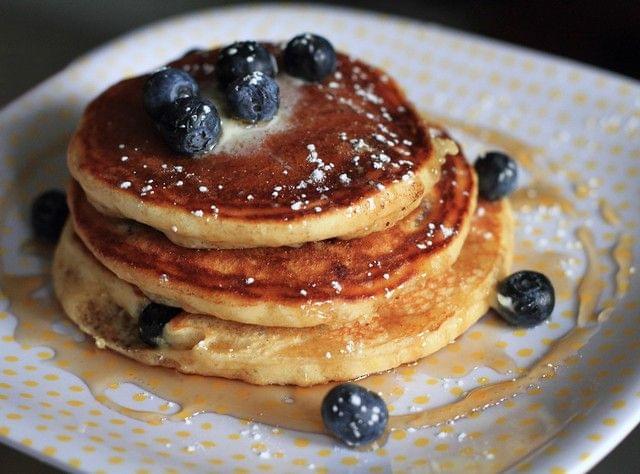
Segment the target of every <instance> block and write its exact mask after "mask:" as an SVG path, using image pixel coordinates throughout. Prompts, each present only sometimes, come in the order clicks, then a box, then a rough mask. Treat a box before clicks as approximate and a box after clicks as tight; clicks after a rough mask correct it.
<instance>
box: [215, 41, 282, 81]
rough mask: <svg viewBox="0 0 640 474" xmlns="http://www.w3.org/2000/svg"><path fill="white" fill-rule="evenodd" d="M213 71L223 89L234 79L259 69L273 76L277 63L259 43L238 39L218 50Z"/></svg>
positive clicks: (276, 69) (276, 70)
mask: <svg viewBox="0 0 640 474" xmlns="http://www.w3.org/2000/svg"><path fill="white" fill-rule="evenodd" d="M215 71H216V77H217V78H218V82H219V84H220V86H221V87H222V89H223V90H224V89H226V88H227V87H228V85H229V84H231V83H232V82H233V81H235V80H236V79H239V78H241V77H245V76H246V75H248V74H251V73H252V72H256V71H260V72H262V73H264V74H265V75H266V76H269V77H275V75H276V74H277V72H278V64H277V63H276V59H275V58H274V57H273V55H272V54H271V53H270V52H269V51H267V49H266V48H265V47H264V46H262V45H261V44H260V43H257V42H255V41H238V42H236V43H233V44H231V45H229V46H227V47H226V48H224V49H223V50H222V51H220V54H219V55H218V61H217V62H216V69H215Z"/></svg>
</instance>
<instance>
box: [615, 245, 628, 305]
mask: <svg viewBox="0 0 640 474" xmlns="http://www.w3.org/2000/svg"><path fill="white" fill-rule="evenodd" d="M613 258H614V260H615V261H616V264H617V265H618V272H617V273H616V294H615V297H616V298H618V299H619V298H622V297H624V295H626V294H627V291H629V278H630V277H631V273H632V269H633V267H632V266H631V264H632V263H633V236H631V235H629V234H623V235H621V236H620V238H619V239H618V243H617V244H616V246H615V248H614V249H613Z"/></svg>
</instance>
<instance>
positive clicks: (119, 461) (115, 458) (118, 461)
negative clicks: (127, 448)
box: [109, 456, 124, 464]
mask: <svg viewBox="0 0 640 474" xmlns="http://www.w3.org/2000/svg"><path fill="white" fill-rule="evenodd" d="M123 462H124V459H123V458H121V457H119V456H112V457H110V458H109V464H122V463H123Z"/></svg>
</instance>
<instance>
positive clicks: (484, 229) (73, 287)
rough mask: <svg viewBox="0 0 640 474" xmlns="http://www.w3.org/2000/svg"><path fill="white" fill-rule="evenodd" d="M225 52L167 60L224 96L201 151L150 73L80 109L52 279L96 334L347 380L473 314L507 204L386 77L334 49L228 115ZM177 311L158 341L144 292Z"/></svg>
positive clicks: (505, 240)
mask: <svg viewBox="0 0 640 474" xmlns="http://www.w3.org/2000/svg"><path fill="white" fill-rule="evenodd" d="M217 54H218V50H212V51H207V52H195V53H190V54H188V55H186V56H185V57H183V58H181V59H180V60H178V61H176V62H175V63H173V64H172V66H174V67H181V68H183V69H185V70H186V71H188V72H190V73H191V74H192V75H193V76H194V78H195V79H196V80H197V81H198V82H199V84H200V87H201V90H203V91H204V93H205V94H208V95H209V96H210V97H211V98H212V100H213V101H214V102H216V103H218V104H219V110H220V112H221V115H222V128H223V134H222V138H221V140H220V143H219V144H218V145H217V146H216V148H215V149H214V150H213V151H212V152H211V153H210V154H208V155H206V156H203V157H198V158H191V157H185V156H180V155H177V154H175V153H173V152H171V150H170V149H169V147H168V146H167V145H166V143H164V142H163V140H162V138H161V136H160V135H159V134H158V132H157V131H156V129H155V128H154V125H153V122H152V120H151V119H150V118H149V117H148V116H147V115H146V113H145V111H144V108H143V104H142V90H143V85H144V83H145V80H146V76H140V77H136V78H132V79H127V80H124V81H122V82H120V83H118V84H116V85H114V86H112V87H111V88H109V89H108V90H107V91H105V92H104V93H103V94H102V95H100V96H99V97H98V98H97V99H95V100H94V101H93V102H92V103H91V104H90V105H89V106H88V108H87V110H86V112H85V114H84V116H83V118H82V121H81V123H80V125H79V128H78V130H77V132H76V134H75V135H74V137H73V139H72V141H71V144H70V147H69V155H68V164H69V168H70V171H71V174H72V176H73V178H74V180H73V181H72V183H71V185H70V188H69V193H68V200H69V206H70V209H71V219H70V221H69V222H68V223H67V226H66V228H65V231H64V232H63V236H62V238H61V241H60V243H59V245H58V248H57V250H56V255H55V259H54V267H53V274H54V286H55V290H56V293H57V295H58V297H59V299H60V301H61V303H62V305H63V307H64V309H65V311H66V312H67V314H68V316H69V317H70V318H71V319H72V320H73V321H75V322H76V323H77V324H78V326H79V327H80V328H81V329H82V330H83V331H84V332H86V333H88V334H90V335H91V336H93V337H94V338H95V339H96V341H97V343H98V344H99V345H100V346H102V347H105V346H106V347H109V348H111V349H113V350H115V351H118V352H121V353H123V354H125V355H126V356H128V357H131V358H134V359H137V360H139V361H141V362H143V363H146V364H151V365H164V366H168V367H173V368H176V369H178V370H180V371H182V372H187V373H197V374H201V375H216V376H222V377H228V378H236V379H242V380H245V381H248V382H251V383H256V384H295V385H312V384H318V383H323V382H328V381H334V380H347V379H353V378H356V377H360V376H363V375H366V374H370V373H374V372H379V371H382V370H386V369H390V368H393V367H396V366H398V365H400V364H402V363H406V362H411V361H415V360H417V359H419V358H421V357H424V356H425V355H428V354H430V353H432V352H434V351H436V350H437V349H439V348H440V347H442V346H443V345H445V344H447V343H449V342H451V341H452V340H454V339H455V338H456V337H457V336H458V335H459V334H461V333H462V332H463V331H464V330H466V329H467V328H468V327H469V326H470V325H472V324H473V323H474V322H475V321H476V320H477V319H478V318H479V317H480V316H482V315H483V314H484V313H485V312H486V311H487V309H488V308H489V306H490V304H491V303H492V302H493V299H494V297H495V286H496V283H497V281H498V280H499V279H500V278H502V277H503V276H504V275H505V273H506V270H507V269H508V266H509V264H510V258H511V248H512V233H513V232H512V220H511V213H510V209H509V205H508V202H507V201H506V200H502V201H498V202H485V201H482V200H478V199H477V183H476V177H475V175H474V172H473V169H472V168H471V167H470V166H469V164H468V163H467V161H466V159H465V157H464V156H463V154H462V150H461V148H460V146H459V145H458V144H456V143H455V142H454V141H453V140H452V139H451V138H450V137H449V136H448V135H447V134H446V132H445V131H444V130H442V129H441V128H440V127H438V126H436V125H433V124H426V123H424V121H423V120H422V119H421V117H420V116H419V115H418V114H417V113H416V111H415V109H414V108H413V106H412V105H411V104H410V103H408V101H407V99H406V97H405V96H404V94H403V93H402V91H401V90H400V89H399V87H398V86H397V84H396V83H395V82H394V81H393V80H392V79H391V78H390V77H389V76H387V75H386V74H385V73H384V72H382V71H380V70H379V69H376V68H374V67H372V66H369V65H367V64H365V63H363V62H361V61H358V60H355V59H352V58H350V57H348V56H345V55H342V54H338V67H337V70H336V72H335V73H334V74H332V75H331V76H330V77H329V78H328V79H326V80H325V81H323V82H322V83H319V84H312V83H306V82H303V81H300V80H297V79H293V78H290V77H287V76H285V75H284V74H281V75H279V76H278V81H279V84H280V93H281V95H280V101H281V103H280V110H279V112H278V115H277V116H276V118H274V119H273V120H272V121H271V122H269V123H267V124H259V125H253V126H247V125H245V124H242V123H239V122H236V121H234V120H232V119H230V118H229V117H228V115H226V114H225V108H224V104H222V101H220V100H219V94H218V93H217V91H216V85H215V80H214V79H213V78H214V74H213V71H214V65H215V62H216V57H217ZM151 303H157V304H162V305H167V306H171V307H177V308H180V309H181V310H182V311H181V312H179V314H178V315H177V316H175V317H174V318H173V319H171V320H170V321H169V322H168V323H167V324H166V325H165V326H164V329H163V331H162V335H161V338H160V340H159V341H158V343H157V345H155V346H150V345H148V344H147V343H145V342H143V341H142V340H141V339H140V336H139V327H138V317H139V315H140V314H141V312H142V311H143V309H144V308H145V307H147V305H149V304H151Z"/></svg>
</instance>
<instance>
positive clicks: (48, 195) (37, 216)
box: [31, 189, 69, 244]
mask: <svg viewBox="0 0 640 474" xmlns="http://www.w3.org/2000/svg"><path fill="white" fill-rule="evenodd" d="M68 215H69V207H68V206H67V198H66V196H65V194H64V193H63V192H62V191H58V190H57V189H51V190H49V191H45V192H44V193H42V194H41V195H40V196H38V197H37V198H36V200H35V201H33V204H32V205H31V227H32V228H33V233H34V235H35V237H36V238H37V239H38V240H42V241H45V242H49V243H52V244H53V243H55V242H57V241H58V239H59V238H60V234H61V233H62V228H63V227H64V223H65V221H66V220H67V216H68Z"/></svg>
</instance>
